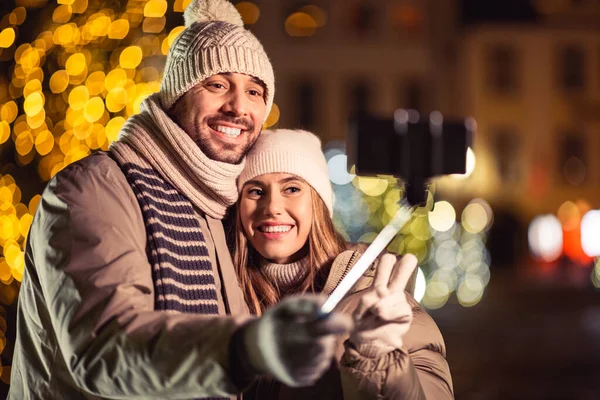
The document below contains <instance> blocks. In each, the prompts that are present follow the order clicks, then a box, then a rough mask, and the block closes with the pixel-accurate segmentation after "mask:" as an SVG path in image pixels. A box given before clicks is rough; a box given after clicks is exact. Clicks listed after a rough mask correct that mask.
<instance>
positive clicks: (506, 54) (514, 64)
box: [486, 44, 519, 94]
mask: <svg viewBox="0 0 600 400" xmlns="http://www.w3.org/2000/svg"><path fill="white" fill-rule="evenodd" d="M517 58H518V57H517V51H516V49H515V48H514V47H513V46H511V45H508V44H496V45H493V46H491V47H490V48H489V49H488V51H487V60H486V61H487V73H488V76H487V80H488V86H489V87H490V89H491V90H492V91H493V92H494V93H497V94H512V93H514V92H516V90H517V89H518V86H519V83H518V79H519V78H518V67H519V65H518V59H517Z"/></svg>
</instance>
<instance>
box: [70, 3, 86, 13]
mask: <svg viewBox="0 0 600 400" xmlns="http://www.w3.org/2000/svg"><path fill="white" fill-rule="evenodd" d="M72 7H73V13H74V14H83V13H84V12H85V10H87V8H88V0H75V1H74V2H73V4H72Z"/></svg>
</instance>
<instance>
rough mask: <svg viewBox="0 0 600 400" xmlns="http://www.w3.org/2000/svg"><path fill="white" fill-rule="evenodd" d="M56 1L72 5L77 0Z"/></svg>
mask: <svg viewBox="0 0 600 400" xmlns="http://www.w3.org/2000/svg"><path fill="white" fill-rule="evenodd" d="M56 2H57V3H58V4H67V5H71V4H73V3H74V2H75V0H56Z"/></svg>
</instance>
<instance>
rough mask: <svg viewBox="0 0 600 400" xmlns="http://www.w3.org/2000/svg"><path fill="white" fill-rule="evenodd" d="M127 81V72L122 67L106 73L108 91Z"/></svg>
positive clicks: (105, 83)
mask: <svg viewBox="0 0 600 400" xmlns="http://www.w3.org/2000/svg"><path fill="white" fill-rule="evenodd" d="M126 82H127V73H126V72H125V71H124V70H122V69H121V68H115V69H113V70H112V71H110V72H109V73H108V74H107V75H106V79H105V80H104V86H105V88H106V90H107V91H109V92H110V91H111V90H113V89H114V88H116V87H122V86H124V85H125V83H126Z"/></svg>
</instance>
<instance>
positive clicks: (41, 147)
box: [35, 130, 54, 156]
mask: <svg viewBox="0 0 600 400" xmlns="http://www.w3.org/2000/svg"><path fill="white" fill-rule="evenodd" d="M53 148H54V136H53V135H52V132H50V131H49V130H43V131H41V132H40V133H38V135H37V136H36V137H35V150H36V151H37V152H38V153H39V154H40V155H42V156H45V155H46V154H48V153H50V152H51V151H52V149H53Z"/></svg>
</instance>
